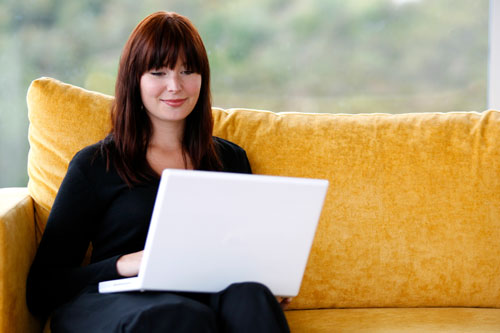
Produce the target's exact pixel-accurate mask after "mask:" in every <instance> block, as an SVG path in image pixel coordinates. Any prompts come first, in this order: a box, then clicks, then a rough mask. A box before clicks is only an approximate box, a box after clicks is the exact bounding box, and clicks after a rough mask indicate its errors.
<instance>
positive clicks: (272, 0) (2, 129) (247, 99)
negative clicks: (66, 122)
mask: <svg viewBox="0 0 500 333" xmlns="http://www.w3.org/2000/svg"><path fill="white" fill-rule="evenodd" d="M492 1H496V0H492ZM168 4H169V7H168V8H165V2H164V1H160V0H147V1H140V2H139V1H133V0H120V1H118V0H110V1H99V0H87V1H76V0H73V1H62V2H61V1H54V0H43V1H29V0H25V1H17V0H6V1H3V2H2V3H0V17H1V19H0V45H1V48H2V52H1V53H0V67H1V70H2V75H1V76H0V142H1V145H0V187H5V186H25V185H26V182H27V175H26V171H25V170H26V158H27V151H28V143H27V139H26V137H27V127H28V122H27V111H26V102H25V96H26V90H27V88H28V86H29V83H30V82H31V81H32V80H33V79H36V78H38V77H40V76H51V77H54V78H57V79H59V80H61V81H64V82H67V83H71V84H75V85H78V86H82V87H85V88H87V89H91V90H97V91H100V92H103V93H107V94H113V90H114V88H113V87H114V80H115V75H116V72H117V66H118V59H119V56H120V52H121V48H122V47H123V44H124V43H125V41H126V39H127V38H128V35H129V34H130V32H131V31H132V29H133V28H134V26H135V25H136V24H137V23H138V22H139V20H140V19H142V18H143V17H145V16H146V15H147V14H149V13H151V12H153V11H156V10H160V9H167V10H172V11H176V12H179V13H181V14H184V15H186V16H188V17H189V18H190V19H191V20H192V21H193V23H194V24H195V25H196V26H197V27H198V29H199V31H200V34H201V35H202V37H203V39H204V41H205V45H206V47H207V51H208V53H209V58H210V62H211V69H212V88H213V91H212V92H213V97H214V105H215V106H220V107H225V108H229V107H246V108H257V109H267V110H272V111H276V112H279V111H299V112H334V113H366V112H388V113H401V112H404V113H406V112H447V111H453V110H476V111H482V110H484V109H486V107H487V105H486V102H487V80H488V79H487V78H488V76H487V64H488V15H489V7H488V2H487V1H485V0H480V1H467V0H440V1H430V0H370V1H366V0H354V1H340V0H311V1H303V0H291V1H288V0H255V1H242V0H236V1H231V2H219V1H215V0H211V1H201V0H189V1H187V0H171V1H169V2H168ZM497 52H498V51H497ZM490 80H491V77H490ZM490 95H491V94H490Z"/></svg>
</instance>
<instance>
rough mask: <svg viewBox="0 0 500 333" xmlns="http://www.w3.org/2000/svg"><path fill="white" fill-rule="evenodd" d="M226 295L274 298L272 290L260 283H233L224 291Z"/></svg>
mask: <svg viewBox="0 0 500 333" xmlns="http://www.w3.org/2000/svg"><path fill="white" fill-rule="evenodd" d="M224 293H225V294H231V295H235V296H241V297H245V298H246V297H248V296H256V295H266V296H272V295H273V294H272V292H271V290H269V288H268V287H267V286H266V285H264V284H262V283H259V282H239V283H233V284H231V285H230V286H229V287H227V288H226V289H225V291H224Z"/></svg>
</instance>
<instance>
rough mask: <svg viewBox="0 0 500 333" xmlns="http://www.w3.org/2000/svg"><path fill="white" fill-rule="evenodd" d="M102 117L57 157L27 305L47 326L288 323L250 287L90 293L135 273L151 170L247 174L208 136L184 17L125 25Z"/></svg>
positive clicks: (204, 96)
mask: <svg viewBox="0 0 500 333" xmlns="http://www.w3.org/2000/svg"><path fill="white" fill-rule="evenodd" d="M112 122H113V124H112V125H113V126H112V130H111V133H110V134H109V135H108V137H107V138H106V139H104V140H103V141H101V142H99V143H97V144H94V145H92V146H89V147H86V148H84V149H83V150H81V151H80V152H78V153H77V154H76V155H75V157H74V158H73V160H72V161H71V163H70V165H69V168H68V172H67V174H66V177H65V178H64V180H63V183H62V184H61V187H60V189H59V192H58V194H57V197H56V200H55V202H54V205H53V207H52V211H51V213H50V216H49V220H48V222H47V226H46V229H45V232H44V235H43V237H42V240H41V243H40V246H39V249H38V252H37V254H36V257H35V260H34V262H33V265H32V267H31V270H30V273H29V276H28V282H27V302H28V306H29V308H30V310H31V312H33V313H34V314H36V315H40V316H42V317H45V316H47V315H49V314H50V313H52V320H51V328H52V331H53V332H80V331H81V332H114V331H116V332H118V331H119V332H122V331H123V332H217V331H228V332H229V331H233V332H247V331H248V332H286V331H288V325H287V323H286V319H285V317H284V314H283V311H282V309H281V307H280V304H279V303H278V301H277V300H276V299H275V298H274V297H273V295H272V294H271V293H270V291H269V290H268V289H267V288H266V287H265V286H263V285H261V284H258V283H240V284H234V285H231V286H229V287H228V288H227V289H225V290H223V291H221V292H219V293H215V294H205V293H166V292H162V293H116V294H99V293H98V292H97V284H98V283H99V282H100V281H104V280H112V279H116V278H120V277H129V276H135V275H137V273H138V269H139V266H140V262H141V258H142V249H143V248H144V243H145V239H146V234H147V231H148V227H149V221H150V218H151V213H152V209H153V204H154V200H155V197H156V192H157V189H158V185H159V179H160V174H161V171H162V170H163V169H165V168H181V169H199V170H218V171H227V172H242V173H251V169H250V164H249V162H248V159H247V157H246V154H245V151H244V150H243V149H241V148H240V147H238V146H237V145H235V144H233V143H231V142H229V141H226V140H223V139H220V138H216V137H212V127H213V121H212V115H211V99H210V70H209V64H208V58H207V54H206V51H205V48H204V46H203V42H202V40H201V38H200V36H199V34H198V32H197V30H196V28H195V27H194V26H193V25H192V24H191V22H190V21H189V20H188V19H187V18H185V17H183V16H180V15H178V14H175V13H167V12H158V13H154V14H152V15H150V16H148V17H146V18H145V19H144V20H143V21H142V22H140V23H139V25H138V26H137V27H136V28H135V29H134V31H133V32H132V34H131V36H130V37H129V40H128V41H127V43H126V45H125V47H124V50H123V53H122V57H121V60H120V66H119V71H118V77H117V82H116V91H115V102H114V105H113V109H112ZM221 209H223V207H221ZM90 242H92V246H93V251H92V256H91V260H90V264H89V265H87V266H84V267H81V266H80V265H81V262H82V260H83V258H84V256H85V253H86V251H87V248H88V246H89V243H90ZM288 301H289V300H280V302H281V303H282V304H281V305H284V304H286V303H288Z"/></svg>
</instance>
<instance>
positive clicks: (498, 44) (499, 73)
mask: <svg viewBox="0 0 500 333" xmlns="http://www.w3.org/2000/svg"><path fill="white" fill-rule="evenodd" d="M489 14H490V15H489V16H490V22H489V55H488V56H489V59H488V67H489V68H488V108H489V109H497V110H500V0H490V13H489Z"/></svg>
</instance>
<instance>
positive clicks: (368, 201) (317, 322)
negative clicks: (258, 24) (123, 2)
mask: <svg viewBox="0 0 500 333" xmlns="http://www.w3.org/2000/svg"><path fill="white" fill-rule="evenodd" d="M111 102H112V97H110V96H106V95H102V94H98V93H95V92H90V91H86V90H84V89H81V88H79V87H75V86H71V85H68V84H64V83H62V82H59V81H57V80H54V79H50V78H42V79H38V80H35V81H34V82H33V83H32V85H31V87H30V89H29V92H28V108H29V119H30V129H29V140H30V153H29V161H28V172H29V176H30V180H29V184H28V189H29V194H30V198H32V200H33V205H34V216H35V221H36V223H35V222H34V225H35V226H36V229H35V230H34V233H35V234H36V238H35V239H36V241H39V237H40V235H41V233H42V232H43V228H44V226H45V222H46V219H47V216H48V212H49V211H50V207H51V206H52V203H53V200H54V197H55V194H56V193H57V189H58V187H59V185H60V182H61V181H62V178H63V176H64V174H65V172H66V168H67V165H68V162H69V160H70V159H71V157H72V156H73V155H74V154H75V152H76V151H78V150H79V149H81V148H82V147H84V146H86V145H88V144H90V143H93V142H96V141H98V140H100V139H101V138H103V137H104V136H105V135H106V133H107V132H108V130H109V128H110V121H109V107H110V105H111ZM213 115H214V119H215V129H214V131H215V132H214V134H215V135H217V136H220V137H222V138H225V139H228V140H231V141H233V142H235V143H237V144H239V145H240V146H242V147H243V148H244V149H245V150H246V151H247V154H248V157H249V160H250V162H251V165H252V169H253V171H254V172H255V173H258V174H272V175H283V176H296V177H314V178H326V179H329V181H330V187H329V190H328V194H327V199H326V201H325V206H324V209H323V213H322V216H321V220H320V223H319V226H318V231H317V234H316V237H315V240H314V244H313V248H312V251H311V255H310V258H309V262H308V265H307V268H306V273H305V275H304V280H303V284H302V288H301V291H300V294H299V296H298V297H296V298H295V299H294V300H293V302H292V304H291V307H290V308H291V310H290V311H288V312H287V317H288V318H289V320H290V323H291V328H292V331H298V332H300V331H304V332H305V331H307V328H308V327H310V328H311V331H318V332H320V331H325V332H326V331H328V328H334V327H336V325H339V327H341V326H342V327H343V329H342V330H339V331H356V330H358V331H359V330H363V329H362V326H363V325H364V324H363V323H362V322H363V321H362V320H361V321H360V319H359V318H361V317H363V316H365V315H366V316H367V317H366V318H367V319H366V320H365V321H364V322H365V324H366V327H367V328H368V327H371V329H370V330H369V331H376V330H375V328H374V327H375V326H377V325H381V326H380V327H381V330H380V331H385V332H387V331H391V326H390V325H389V324H388V322H390V318H394V322H395V326H393V328H394V330H393V331H401V329H402V328H405V327H407V328H408V329H409V330H410V328H412V327H413V328H419V327H424V328H425V327H428V328H433V327H435V328H436V329H437V328H438V327H439V325H441V324H440V321H439V318H440V316H439V315H435V314H440V313H441V314H445V315H444V317H443V318H444V319H443V323H444V324H443V325H445V326H446V325H448V326H446V327H451V328H453V327H461V326H460V325H462V324H460V323H463V324H464V325H465V323H464V321H463V320H462V319H463V318H465V317H463V316H465V314H468V315H470V318H471V321H470V322H471V323H477V324H478V325H479V324H480V323H483V322H484V323H485V325H490V326H488V327H495V328H496V329H500V316H498V311H499V310H498V308H500V274H499V273H500V255H499V254H500V242H499V241H498V239H500V112H498V111H494V110H489V111H485V112H481V113H477V112H451V113H419V114H400V115H389V114H357V115H345V114H304V113H273V112H269V111H258V110H246V109H230V110H222V109H217V108H214V109H213ZM34 237H35V236H34ZM279 246H293V244H280V245H279ZM2 258H3V254H2ZM23 274H24V273H23ZM2 292H3V291H2ZM356 308H366V309H356ZM375 308H377V309H375ZM397 308H406V309H405V310H404V311H403V309H397ZM435 308H440V309H435ZM488 308H489V309H488ZM318 309H321V310H318ZM0 316H4V313H3V312H2V313H1V314H0ZM455 317H456V320H457V323H456V325H455V324H454V320H452V319H450V318H455ZM397 318H402V319H397ZM492 318H493V319H492ZM494 318H498V319H497V320H494ZM398 320H399V321H398ZM486 322H487V324H486ZM349 323H351V324H352V326H350V324H349ZM446 323H448V324H446ZM373 325H375V326H373ZM384 325H385V326H384ZM398 325H399V326H398ZM422 325H423V326H422ZM425 325H427V326H425ZM433 325H434V326H433ZM449 325H452V326H449ZM453 325H455V326H453ZM495 325H496V326H495ZM473 326H474V327H476V326H475V325H473ZM350 327H351V328H352V329H350ZM464 327H465V326H464ZM469 327H470V325H469ZM477 327H481V326H480V325H479V326H477ZM484 327H487V326H484ZM313 328H314V329H313ZM382 328H383V329H382ZM372 329H373V330H372ZM433 329H434V328H433ZM450 330H452V329H450ZM334 331H335V330H334ZM410 331H411V330H410Z"/></svg>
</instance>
